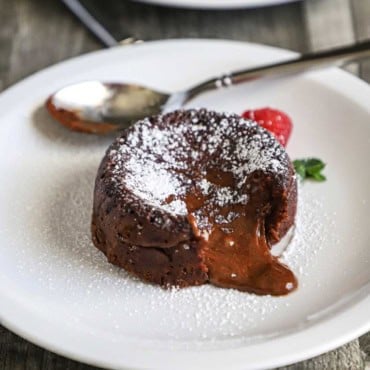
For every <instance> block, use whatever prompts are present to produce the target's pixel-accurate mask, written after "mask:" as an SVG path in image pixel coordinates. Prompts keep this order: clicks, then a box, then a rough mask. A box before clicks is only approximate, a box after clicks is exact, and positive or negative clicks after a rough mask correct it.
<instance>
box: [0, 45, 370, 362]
mask: <svg viewBox="0 0 370 370" xmlns="http://www.w3.org/2000/svg"><path fill="white" fill-rule="evenodd" d="M194 42H197V43H209V42H211V43H214V44H225V43H231V44H238V45H240V46H246V47H248V46H249V47H260V48H261V49H263V48H264V49H269V50H270V51H275V52H276V53H277V56H279V55H281V56H284V55H285V56H286V55H294V54H293V53H292V52H289V51H286V50H284V49H280V48H275V47H270V46H265V45H261V44H254V43H246V42H239V41H230V40H209V39H173V40H162V41H153V42H147V43H144V44H140V45H133V46H129V47H125V48H124V49H122V48H121V47H116V48H113V49H106V50H98V51H94V52H92V53H88V54H84V55H82V56H77V57H74V58H71V59H68V60H66V61H63V62H60V63H57V64H55V65H53V66H50V67H48V68H46V69H43V70H41V71H39V72H36V73H35V74H33V75H31V76H29V77H27V78H25V79H23V80H21V81H19V82H17V83H16V84H14V85H13V86H11V87H9V88H7V89H6V90H4V91H3V92H2V93H1V94H0V104H3V103H4V101H7V100H8V99H9V100H12V99H13V97H15V96H16V95H17V94H18V90H22V89H23V88H24V84H26V85H27V84H28V83H32V81H33V80H37V79H39V78H40V77H42V76H43V75H47V74H49V73H53V70H54V69H58V68H60V67H63V66H65V65H67V64H74V63H76V61H80V62H82V63H83V62H84V60H88V59H89V58H91V57H92V56H94V55H100V54H109V53H112V52H113V53H115V52H116V51H117V52H118V53H121V52H122V51H123V52H125V51H126V50H132V48H136V47H143V45H144V47H154V48H155V47H157V45H158V44H160V45H163V44H178V43H194ZM220 46H221V45H220ZM320 74H325V75H328V74H331V75H332V78H326V79H325V83H324V82H323V81H322V78H320ZM317 76H318V77H317ZM329 77H330V76H329ZM312 78H315V79H318V80H319V81H321V83H324V85H325V86H329V87H332V88H333V89H337V88H338V85H342V84H343V82H345V83H349V84H351V85H356V87H357V88H358V89H359V90H360V91H357V92H356V101H357V99H358V101H357V102H358V103H359V104H360V105H361V106H362V108H367V110H368V111H369V113H370V107H368V105H366V102H367V98H366V96H367V95H368V94H369V92H370V86H369V85H368V84H367V83H366V82H364V81H362V80H360V79H359V78H357V77H355V76H352V75H350V74H349V73H347V72H345V71H342V70H338V69H332V70H327V71H323V72H319V73H318V74H316V75H315V76H314V77H312ZM342 86H343V85H342ZM337 92H338V90H337ZM340 92H341V93H342V94H344V95H347V96H348V97H349V96H351V97H352V98H353V94H349V93H348V91H347V90H345V91H342V90H341V91H340ZM364 92H365V94H364ZM2 115H6V112H5V113H4V114H1V116H2ZM3 291H4V288H2V287H1V286H0V297H3ZM7 298H8V299H9V297H7ZM2 303H4V301H3V299H2ZM8 303H9V302H8ZM12 303H14V301H13V302H10V305H8V306H7V308H6V309H5V310H4V307H1V308H0V323H1V324H2V325H4V326H5V327H7V328H8V329H10V330H12V331H13V332H15V333H17V334H19V335H21V336H22V337H24V338H26V339H28V340H30V341H31V342H33V343H36V344H38V345H41V346H42V347H44V348H46V349H48V350H51V351H53V352H56V353H59V354H61V355H64V356H68V357H69V358H73V359H75V360H78V361H83V362H86V363H90V364H93V365H98V366H105V367H110V366H115V367H117V366H119V368H127V369H128V368H130V369H132V365H130V364H124V363H123V362H122V361H121V362H120V363H119V364H118V363H116V362H110V361H105V360H101V359H100V360H99V359H93V358H92V357H94V356H88V355H87V356H85V355H81V353H80V352H79V350H77V351H76V349H71V348H69V349H68V348H66V347H68V345H67V346H64V347H63V346H60V345H57V344H55V340H54V342H52V341H50V340H49V341H48V340H47V339H45V338H47V337H43V336H42V335H41V334H40V333H41V332H42V331H40V332H37V334H35V333H34V332H32V330H30V329H29V328H28V329H27V328H26V329H25V328H24V326H22V325H17V323H16V322H14V319H13V320H12V319H11V318H10V319H9V314H8V315H4V312H5V311H6V310H7V309H8V311H9V310H10V311H9V312H12V311H13V312H14V306H13V307H12ZM18 303H19V302H18ZM369 307H370V296H368V295H367V296H365V297H363V298H362V299H359V300H358V301H357V302H356V303H354V304H352V305H351V307H348V308H345V309H344V310H343V311H342V312H340V313H339V314H337V315H333V316H332V317H331V318H329V319H326V320H323V322H320V323H317V324H315V325H314V326H313V327H309V328H306V329H304V330H303V331H297V332H295V333H293V334H287V335H285V336H284V337H282V338H278V339H277V341H280V342H282V341H283V342H284V341H286V340H288V343H289V341H292V340H295V341H298V340H297V339H296V338H297V336H298V338H299V337H300V336H301V335H302V334H303V333H306V336H307V337H308V336H309V335H314V337H315V338H319V339H320V340H321V341H324V342H325V343H324V345H323V344H321V343H318V341H316V343H313V344H312V345H310V344H309V343H310V341H303V342H305V346H306V347H305V348H300V349H296V350H295V351H294V353H292V352H291V351H290V352H289V353H287V354H279V356H277V357H274V358H273V359H263V360H262V361H259V362H258V364H255V363H250V364H248V365H251V366H253V368H254V369H257V368H269V367H274V366H281V365H285V364H289V363H293V362H297V361H300V360H304V359H307V358H310V357H313V356H315V355H318V354H320V353H323V352H326V351H329V350H331V349H333V348H336V347H338V346H340V345H342V344H344V343H346V342H348V341H350V340H352V339H354V338H356V337H358V336H359V335H361V334H363V333H365V332H367V331H369V330H370V320H369V319H367V322H366V321H364V320H363V317H365V316H366V318H367V316H368V315H367V312H368V309H369ZM17 308H18V309H19V307H17ZM6 316H7V317H6ZM10 316H11V315H10ZM349 318H350V319H351V320H348V319H349ZM346 319H347V320H346ZM338 322H340V323H341V326H340V330H339V333H337V334H338V336H337V337H335V338H334V339H333V338H332V336H333V335H332V334H331V335H329V334H328V333H329V332H330V331H329V330H327V328H328V327H330V328H331V330H332V332H335V330H336V324H337V323H338ZM31 326H32V325H31ZM43 330H45V328H44V329H43ZM332 332H331V333H332ZM343 332H344V334H343ZM307 333H308V334H307ZM310 333H311V334H310ZM312 333H313V334H312ZM267 342H268V341H267ZM311 342H312V339H311ZM265 343H266V342H265ZM307 346H308V348H307ZM301 347H302V346H301ZM243 351H245V347H239V348H237V349H235V348H233V349H224V350H217V351H202V352H201V353H202V354H203V355H205V356H210V353H212V354H213V355H214V354H215V352H217V353H219V354H222V355H223V356H230V355H231V354H232V355H233V356H237V357H238V358H241V359H243ZM174 353H176V355H177V352H174ZM152 355H153V356H154V358H156V355H155V353H153V354H152ZM185 357H186V356H185ZM243 360H244V361H245V359H243ZM192 361H193V360H192ZM240 361H241V360H240ZM122 366H123V367H122ZM241 366H242V364H241V363H240V366H239V367H235V368H237V369H239V368H240V369H242V368H243V369H245V368H246V367H245V366H246V365H245V363H244V366H243V367H241ZM136 368H138V369H139V368H142V367H136Z"/></svg>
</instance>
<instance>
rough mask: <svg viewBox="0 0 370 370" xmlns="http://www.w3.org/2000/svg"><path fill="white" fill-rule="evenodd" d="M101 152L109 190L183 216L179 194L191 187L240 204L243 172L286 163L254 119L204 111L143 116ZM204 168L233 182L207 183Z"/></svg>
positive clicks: (218, 200) (221, 202)
mask: <svg viewBox="0 0 370 370" xmlns="http://www.w3.org/2000/svg"><path fill="white" fill-rule="evenodd" d="M107 156H108V163H109V165H110V166H111V168H112V176H111V177H112V181H113V183H114V187H115V188H117V189H119V191H121V192H123V193H127V191H128V192H130V193H132V194H133V195H134V196H136V197H138V198H139V199H145V202H146V204H148V205H150V206H152V207H157V208H159V209H162V210H164V211H166V212H170V213H173V214H178V215H185V214H186V206H185V203H184V196H185V195H186V194H187V193H188V192H189V191H191V190H193V189H198V190H200V191H201V193H202V194H203V195H210V194H211V195H212V201H214V203H215V204H216V205H218V206H220V207H223V206H225V205H228V204H246V203H247V201H248V197H247V195H246V194H243V191H242V190H241V189H242V188H243V185H244V184H245V180H246V177H247V176H248V175H249V174H251V173H252V172H255V171H263V172H272V173H274V174H282V173H283V172H284V171H286V170H287V167H288V160H287V156H286V154H285V151H284V150H283V149H282V148H281V146H280V145H279V144H278V143H277V141H276V140H275V139H274V138H273V137H272V135H270V134H269V133H268V132H267V131H265V130H264V129H262V128H260V127H259V126H258V125H257V124H256V123H254V122H252V121H248V120H245V119H243V118H241V117H239V116H237V115H235V114H228V113H215V112H209V111H207V110H204V109H201V110H189V111H178V112H176V113H175V114H173V113H171V114H169V115H164V116H158V117H155V118H150V119H148V118H146V119H144V120H142V121H140V122H138V123H136V124H135V125H134V126H133V127H132V128H131V129H129V131H128V132H126V133H124V134H123V136H122V137H121V138H119V139H117V141H116V142H115V143H114V144H113V145H112V147H111V148H110V150H109V151H108V153H107ZM208 168H218V169H220V170H221V171H224V172H228V173H231V174H232V176H233V178H234V180H235V183H236V186H233V187H230V186H229V187H226V186H216V185H214V184H211V183H210V182H208V181H207V180H206V179H205V176H206V171H207V169H208ZM169 197H172V199H171V200H170V201H169V200H168V198H169Z"/></svg>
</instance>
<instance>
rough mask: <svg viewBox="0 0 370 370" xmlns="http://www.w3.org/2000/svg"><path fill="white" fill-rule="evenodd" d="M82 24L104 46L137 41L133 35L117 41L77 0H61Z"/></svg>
mask: <svg viewBox="0 0 370 370" xmlns="http://www.w3.org/2000/svg"><path fill="white" fill-rule="evenodd" d="M61 1H62V3H63V4H64V5H65V6H66V7H67V8H68V9H69V10H70V11H71V12H72V13H73V14H74V15H75V16H76V17H77V18H78V19H79V20H80V21H81V22H82V24H83V25H84V26H85V27H86V28H87V29H88V30H89V31H90V32H91V33H92V34H93V35H94V36H95V37H96V38H97V39H98V40H99V41H100V42H102V43H103V44H104V45H105V46H106V47H112V46H116V45H128V44H132V43H135V42H137V40H136V39H135V38H133V37H127V38H126V39H124V40H121V41H118V40H116V38H115V37H113V36H112V34H111V33H110V32H109V31H108V30H107V29H106V28H104V27H103V26H102V25H101V24H100V23H99V22H98V21H97V20H96V19H95V18H94V17H93V16H92V15H91V13H90V12H89V11H88V10H87V9H86V8H85V7H84V6H83V5H82V4H81V3H80V2H79V1H78V0H61Z"/></svg>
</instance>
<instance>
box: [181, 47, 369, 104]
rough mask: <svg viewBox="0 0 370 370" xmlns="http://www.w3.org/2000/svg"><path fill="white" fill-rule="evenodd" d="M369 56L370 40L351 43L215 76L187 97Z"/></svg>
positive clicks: (339, 64) (197, 86)
mask: <svg viewBox="0 0 370 370" xmlns="http://www.w3.org/2000/svg"><path fill="white" fill-rule="evenodd" d="M363 58H370V40H368V41H365V42H361V43H358V44H355V45H351V46H345V47H341V48H337V49H332V50H326V51H322V52H317V53H309V54H305V55H302V56H300V57H298V58H295V59H292V60H288V61H286V62H281V63H275V64H269V65H266V66H262V67H257V68H251V69H245V70H240V71H236V72H233V73H231V74H226V75H223V76H221V77H218V78H212V79H210V80H207V81H205V82H203V83H201V84H199V85H196V86H194V87H193V88H191V89H190V90H189V95H188V99H187V100H190V99H192V98H194V97H195V96H196V95H198V94H200V93H202V92H204V91H207V90H214V89H218V88H222V87H228V86H230V85H235V84H239V83H242V82H246V81H251V80H256V79H259V78H262V77H269V76H286V75H293V74H296V73H301V72H305V71H309V70H312V69H317V68H323V67H328V66H343V65H345V64H348V63H350V62H353V61H355V60H359V59H363Z"/></svg>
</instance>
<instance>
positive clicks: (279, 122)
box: [242, 108, 293, 146]
mask: <svg viewBox="0 0 370 370" xmlns="http://www.w3.org/2000/svg"><path fill="white" fill-rule="evenodd" d="M242 116H243V117H244V118H246V119H251V120H253V121H256V122H257V123H258V124H259V125H260V126H262V127H263V128H265V129H266V130H268V131H270V132H271V133H272V134H274V135H275V137H276V139H277V140H278V141H279V142H280V144H281V145H283V146H286V145H287V143H288V140H289V136H290V133H291V132H292V128H293V124H292V120H291V119H290V118H289V116H288V115H287V114H285V113H284V112H281V111H279V110H277V109H271V108H262V109H255V110H247V111H245V112H244V113H243V114H242Z"/></svg>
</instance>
